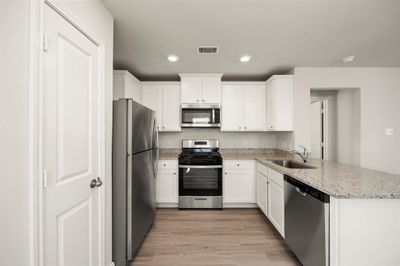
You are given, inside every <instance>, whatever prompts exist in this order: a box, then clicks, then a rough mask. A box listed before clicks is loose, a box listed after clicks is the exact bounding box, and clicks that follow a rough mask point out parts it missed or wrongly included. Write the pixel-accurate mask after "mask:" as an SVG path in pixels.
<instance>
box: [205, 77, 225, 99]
mask: <svg viewBox="0 0 400 266" xmlns="http://www.w3.org/2000/svg"><path fill="white" fill-rule="evenodd" d="M201 88H202V90H201V95H202V97H201V98H202V99H201V101H202V103H213V104H221V78H220V77H203V78H202V85H201Z"/></svg>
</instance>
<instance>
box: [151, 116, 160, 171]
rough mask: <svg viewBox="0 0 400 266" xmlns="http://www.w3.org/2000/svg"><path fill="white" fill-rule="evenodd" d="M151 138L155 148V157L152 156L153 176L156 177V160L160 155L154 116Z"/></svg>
mask: <svg viewBox="0 0 400 266" xmlns="http://www.w3.org/2000/svg"><path fill="white" fill-rule="evenodd" d="M153 138H154V147H153V148H154V149H156V158H153V159H154V161H153V170H154V178H156V176H157V173H158V160H159V157H160V150H159V148H158V131H157V120H156V119H155V118H154V126H153Z"/></svg>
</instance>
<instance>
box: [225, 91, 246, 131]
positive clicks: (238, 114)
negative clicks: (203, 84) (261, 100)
mask: <svg viewBox="0 0 400 266" xmlns="http://www.w3.org/2000/svg"><path fill="white" fill-rule="evenodd" d="M221 109H222V112H221V122H222V123H221V131H241V130H242V127H243V87H242V86H240V85H222V106H221Z"/></svg>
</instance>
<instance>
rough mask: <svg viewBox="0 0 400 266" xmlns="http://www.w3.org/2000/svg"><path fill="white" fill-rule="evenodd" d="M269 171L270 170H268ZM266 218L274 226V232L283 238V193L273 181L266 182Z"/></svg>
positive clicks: (281, 188)
mask: <svg viewBox="0 0 400 266" xmlns="http://www.w3.org/2000/svg"><path fill="white" fill-rule="evenodd" d="M269 171H271V169H269ZM267 196H268V218H269V220H270V221H271V223H272V224H273V225H274V226H275V228H276V230H278V231H279V233H280V234H281V235H282V236H283V237H284V228H285V225H284V219H283V218H284V215H285V214H284V213H285V205H284V193H283V187H281V186H279V185H278V184H277V183H275V182H274V181H273V180H271V179H269V181H268V192H267Z"/></svg>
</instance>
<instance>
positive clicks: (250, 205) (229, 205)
mask: <svg viewBox="0 0 400 266" xmlns="http://www.w3.org/2000/svg"><path fill="white" fill-rule="evenodd" d="M223 206H224V208H258V206H257V204H256V203H224V204H223Z"/></svg>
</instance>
